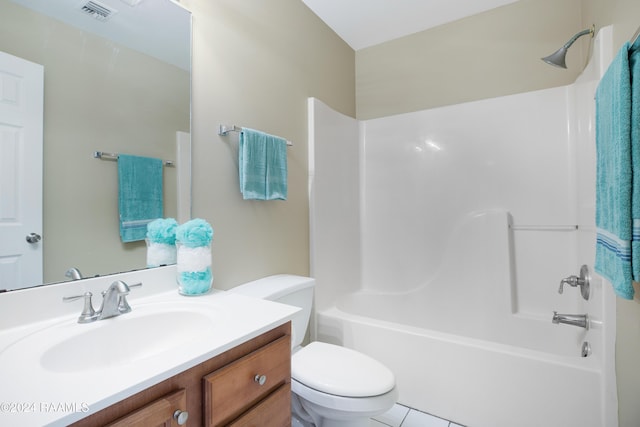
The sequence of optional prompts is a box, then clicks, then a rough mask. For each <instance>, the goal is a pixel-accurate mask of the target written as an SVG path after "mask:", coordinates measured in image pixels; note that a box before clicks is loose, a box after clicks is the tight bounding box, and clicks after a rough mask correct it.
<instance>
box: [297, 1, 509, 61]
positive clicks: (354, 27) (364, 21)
mask: <svg viewBox="0 0 640 427" xmlns="http://www.w3.org/2000/svg"><path fill="white" fill-rule="evenodd" d="M302 1H303V2H304V3H305V4H306V5H307V6H308V7H309V8H310V9H311V10H312V11H313V12H314V13H315V14H316V15H318V16H319V17H320V19H322V20H323V21H324V22H325V23H326V24H327V25H328V26H329V27H331V28H332V29H333V31H335V32H336V33H337V34H338V35H339V36H340V37H341V38H342V39H343V40H344V41H345V42H347V43H348V44H349V46H351V47H352V48H353V49H354V50H359V49H362V48H365V47H369V46H373V45H376V44H380V43H383V42H386V41H389V40H393V39H397V38H399V37H403V36H406V35H409V34H413V33H417V32H420V31H423V30H426V29H428V28H432V27H436V26H438V25H442V24H446V23H448V22H452V21H456V20H458V19H461V18H465V17H467V16H471V15H475V14H478V13H481V12H484V11H487V10H490V9H494V8H496V7H499V6H504V5H506V4H509V3H514V2H515V1H517V0H302Z"/></svg>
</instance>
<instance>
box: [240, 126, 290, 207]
mask: <svg viewBox="0 0 640 427" xmlns="http://www.w3.org/2000/svg"><path fill="white" fill-rule="evenodd" d="M238 165H239V167H238V169H239V173H240V191H241V192H242V197H243V198H244V199H245V200H248V199H253V200H287V141H286V140H285V139H282V138H280V137H277V136H273V135H269V134H266V133H264V132H260V131H256V130H253V129H248V128H242V132H241V133H240V142H239V148H238Z"/></svg>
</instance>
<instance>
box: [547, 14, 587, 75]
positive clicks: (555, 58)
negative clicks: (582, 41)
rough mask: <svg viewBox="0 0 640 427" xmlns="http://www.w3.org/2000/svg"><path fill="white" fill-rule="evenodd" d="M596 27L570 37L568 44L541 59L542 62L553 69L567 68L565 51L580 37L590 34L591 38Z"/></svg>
mask: <svg viewBox="0 0 640 427" xmlns="http://www.w3.org/2000/svg"><path fill="white" fill-rule="evenodd" d="M595 31H596V27H595V25H592V26H591V28H589V29H586V30H582V31H580V32H579V33H578V34H576V35H575V36H573V37H571V39H569V41H568V42H566V43H565V44H564V46H562V47H561V48H560V49H558V50H556V51H555V52H553V53H552V54H551V55H549V56H545V57H544V58H542V60H543V61H544V62H546V63H547V64H549V65H553V66H554V67H560V68H567V64H566V63H565V57H566V56H567V50H568V49H569V48H570V47H571V45H572V44H573V43H574V42H575V41H576V40H578V39H579V38H580V37H582V36H586V35H587V34H591V37H593V35H594V34H595Z"/></svg>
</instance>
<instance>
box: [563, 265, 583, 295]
mask: <svg viewBox="0 0 640 427" xmlns="http://www.w3.org/2000/svg"><path fill="white" fill-rule="evenodd" d="M590 281H591V276H590V274H589V267H587V266H586V265H583V266H582V267H581V268H580V276H569V277H565V278H564V279H562V280H561V281H560V288H558V293H559V294H561V293H562V291H563V286H564V285H569V286H573V287H574V288H575V287H578V286H579V287H580V294H581V295H582V298H584V299H585V300H588V299H589V287H590V286H589V284H590V283H589V282H590Z"/></svg>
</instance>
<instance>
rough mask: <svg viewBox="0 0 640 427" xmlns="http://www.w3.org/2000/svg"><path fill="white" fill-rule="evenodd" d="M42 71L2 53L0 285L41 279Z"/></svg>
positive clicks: (13, 286) (15, 285) (11, 286)
mask: <svg viewBox="0 0 640 427" xmlns="http://www.w3.org/2000/svg"><path fill="white" fill-rule="evenodd" d="M43 76H44V67H42V65H39V64H35V63H33V62H29V61H26V60H24V59H21V58H18V57H16V56H13V55H9V54H7V53H4V52H0V290H3V289H16V288H20V287H22V284H24V283H42V239H41V236H42V132H43V130H42V129H43V99H44V79H43Z"/></svg>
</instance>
